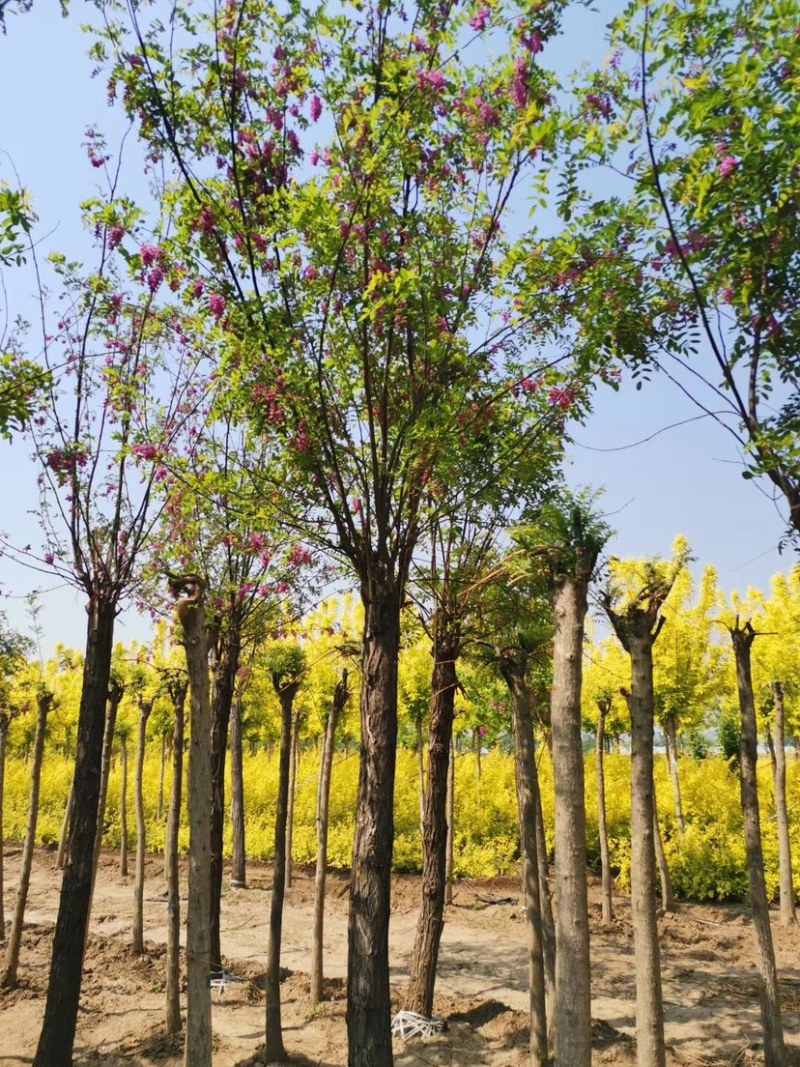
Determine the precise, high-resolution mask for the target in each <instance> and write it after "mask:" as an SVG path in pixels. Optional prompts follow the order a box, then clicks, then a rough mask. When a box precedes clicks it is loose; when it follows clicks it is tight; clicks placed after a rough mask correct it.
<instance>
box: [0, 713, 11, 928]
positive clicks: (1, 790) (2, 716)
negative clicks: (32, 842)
mask: <svg viewBox="0 0 800 1067" xmlns="http://www.w3.org/2000/svg"><path fill="white" fill-rule="evenodd" d="M8 725H9V717H8V713H7V712H5V711H3V712H0V941H5V939H6V912H5V906H4V904H3V893H4V874H3V849H4V847H5V841H4V832H3V805H4V803H5V777H6V741H7V740H8Z"/></svg>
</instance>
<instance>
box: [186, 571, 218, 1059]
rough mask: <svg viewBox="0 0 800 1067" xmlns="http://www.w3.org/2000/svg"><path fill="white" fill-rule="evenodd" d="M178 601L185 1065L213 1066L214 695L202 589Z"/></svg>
mask: <svg viewBox="0 0 800 1067" xmlns="http://www.w3.org/2000/svg"><path fill="white" fill-rule="evenodd" d="M192 585H193V587H194V590H195V592H194V593H193V594H192V595H191V596H189V597H187V598H186V599H185V600H183V601H179V603H178V618H179V620H180V622H181V624H182V626H183V643H184V648H185V651H186V667H187V671H188V674H189V716H190V718H189V733H190V738H191V740H190V744H189V899H188V902H187V911H186V972H187V973H186V1044H185V1046H184V1060H183V1062H184V1067H211V988H210V986H209V984H208V978H209V974H210V968H211V937H210V931H211V907H210V903H211V805H212V791H213V785H212V781H211V699H210V696H209V691H208V690H209V679H208V645H207V638H206V627H205V611H204V608H203V602H202V588H201V587H200V585H199V582H198V583H192Z"/></svg>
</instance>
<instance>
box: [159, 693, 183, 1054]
mask: <svg viewBox="0 0 800 1067" xmlns="http://www.w3.org/2000/svg"><path fill="white" fill-rule="evenodd" d="M172 699H173V709H174V711H175V726H174V733H173V735H172V788H171V790H170V798H169V813H168V815H167V839H166V844H165V849H164V852H165V860H166V868H167V974H166V1026H167V1033H168V1034H176V1033H177V1032H178V1031H179V1030H180V1028H181V892H180V878H179V874H178V831H179V830H180V825H181V794H182V789H183V725H184V714H185V707H186V686H185V685H182V684H181V683H176V686H175V689H174V690H173V693H172Z"/></svg>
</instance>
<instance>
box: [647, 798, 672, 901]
mask: <svg viewBox="0 0 800 1067" xmlns="http://www.w3.org/2000/svg"><path fill="white" fill-rule="evenodd" d="M653 845H654V847H655V850H656V866H657V867H658V880H659V882H660V883H661V907H662V909H663V910H664V911H667V912H672V911H676V910H677V909H676V907H675V896H674V895H673V892H672V876H671V875H670V873H669V864H668V863H667V854H666V852H665V851H664V842H663V840H662V838H661V826H660V825H659V821H658V804H657V803H656V790H655V785H653Z"/></svg>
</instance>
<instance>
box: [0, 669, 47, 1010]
mask: <svg viewBox="0 0 800 1067" xmlns="http://www.w3.org/2000/svg"><path fill="white" fill-rule="evenodd" d="M52 704H53V694H52V693H50V692H48V691H47V690H46V689H41V690H40V691H39V693H38V694H37V697H36V710H37V719H36V738H35V740H34V742H33V767H32V768H31V793H30V800H29V801H28V825H27V827H26V829H25V845H24V847H23V849H22V866H21V868H20V872H19V889H18V890H17V903H16V907H15V908H14V921H13V922H12V924H11V933H10V935H9V939H8V949H7V950H6V958H5V960H4V963H3V973H2V975H0V988H2V989H13V988H14V986H15V985H16V984H17V967H18V966H19V950H20V946H21V944H22V927H23V925H24V922H25V905H26V904H27V902H28V888H29V886H30V884H31V867H32V865H33V849H34V845H35V844H36V823H37V821H38V818H39V783H40V782H41V777H42V760H43V758H44V737H45V732H46V730H47V713H48V712H49V710H50V708H51V706H52Z"/></svg>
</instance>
